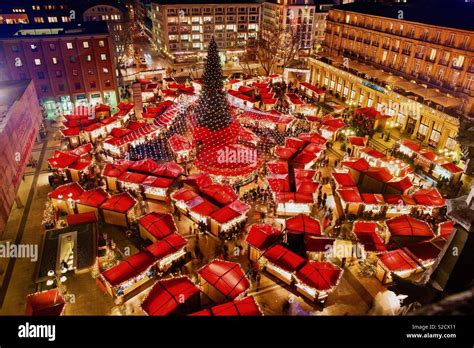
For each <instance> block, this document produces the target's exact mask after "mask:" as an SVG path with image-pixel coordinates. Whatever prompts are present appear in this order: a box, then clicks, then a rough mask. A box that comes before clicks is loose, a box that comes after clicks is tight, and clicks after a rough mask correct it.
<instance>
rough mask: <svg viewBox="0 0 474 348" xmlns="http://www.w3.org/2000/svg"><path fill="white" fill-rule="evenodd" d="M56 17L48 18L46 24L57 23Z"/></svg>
mask: <svg viewBox="0 0 474 348" xmlns="http://www.w3.org/2000/svg"><path fill="white" fill-rule="evenodd" d="M57 22H58V17H48V23H57Z"/></svg>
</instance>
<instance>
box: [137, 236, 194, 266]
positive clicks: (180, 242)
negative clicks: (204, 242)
mask: <svg viewBox="0 0 474 348" xmlns="http://www.w3.org/2000/svg"><path fill="white" fill-rule="evenodd" d="M186 244H188V241H187V240H186V239H184V238H183V237H182V236H181V235H180V234H179V233H176V232H175V233H172V234H170V235H168V236H167V237H165V238H163V239H162V240H159V241H157V242H155V243H153V244H152V245H150V246H149V247H147V248H146V250H147V251H148V252H149V253H150V254H152V255H153V256H154V257H155V260H161V259H163V258H165V257H167V256H169V255H172V254H174V253H176V252H178V251H179V250H181V249H183V248H184V247H185V246H186Z"/></svg>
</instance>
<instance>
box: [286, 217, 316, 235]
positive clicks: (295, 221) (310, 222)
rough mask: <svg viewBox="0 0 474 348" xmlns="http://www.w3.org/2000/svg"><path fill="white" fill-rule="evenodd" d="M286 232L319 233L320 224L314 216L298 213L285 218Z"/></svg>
mask: <svg viewBox="0 0 474 348" xmlns="http://www.w3.org/2000/svg"><path fill="white" fill-rule="evenodd" d="M286 232H287V233H291V234H302V233H304V234H311V235H320V234H321V224H320V223H319V221H318V220H316V219H315V218H313V217H311V216H309V215H305V214H299V215H296V216H294V217H291V218H289V219H287V220H286Z"/></svg>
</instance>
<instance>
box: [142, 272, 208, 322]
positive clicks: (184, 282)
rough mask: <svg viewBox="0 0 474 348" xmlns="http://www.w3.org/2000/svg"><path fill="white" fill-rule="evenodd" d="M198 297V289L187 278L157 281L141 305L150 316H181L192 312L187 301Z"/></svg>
mask: <svg viewBox="0 0 474 348" xmlns="http://www.w3.org/2000/svg"><path fill="white" fill-rule="evenodd" d="M198 295H199V289H198V288H197V287H196V285H194V284H193V283H192V282H191V280H189V278H187V277H180V278H171V279H166V280H160V281H158V282H157V283H156V284H155V285H154V286H153V288H152V289H151V291H150V292H149V293H148V295H147V297H146V298H145V300H144V301H143V303H142V304H141V307H142V309H143V311H145V313H146V314H148V315H151V316H165V315H183V314H187V313H188V312H189V311H192V310H193V308H192V306H191V305H190V303H189V301H190V300H191V299H192V298H195V297H196V296H198Z"/></svg>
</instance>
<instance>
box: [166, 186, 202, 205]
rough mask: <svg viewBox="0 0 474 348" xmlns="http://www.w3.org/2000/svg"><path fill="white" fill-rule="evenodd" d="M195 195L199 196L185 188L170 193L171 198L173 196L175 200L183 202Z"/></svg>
mask: <svg viewBox="0 0 474 348" xmlns="http://www.w3.org/2000/svg"><path fill="white" fill-rule="evenodd" d="M196 197H199V195H198V194H197V193H196V192H194V191H191V190H189V189H187V188H182V189H179V190H178V191H175V192H174V193H172V194H171V198H173V199H174V200H176V201H183V202H189V201H191V200H193V199H194V198H196Z"/></svg>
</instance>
